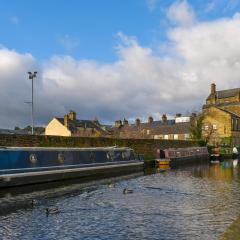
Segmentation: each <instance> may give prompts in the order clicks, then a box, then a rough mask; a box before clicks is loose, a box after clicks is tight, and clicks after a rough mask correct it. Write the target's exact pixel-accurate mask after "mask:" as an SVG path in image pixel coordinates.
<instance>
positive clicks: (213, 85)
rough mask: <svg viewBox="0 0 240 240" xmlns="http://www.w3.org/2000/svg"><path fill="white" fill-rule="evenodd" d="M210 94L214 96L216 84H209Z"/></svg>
mask: <svg viewBox="0 0 240 240" xmlns="http://www.w3.org/2000/svg"><path fill="white" fill-rule="evenodd" d="M211 94H213V95H215V94H216V84H215V83H212V84H211Z"/></svg>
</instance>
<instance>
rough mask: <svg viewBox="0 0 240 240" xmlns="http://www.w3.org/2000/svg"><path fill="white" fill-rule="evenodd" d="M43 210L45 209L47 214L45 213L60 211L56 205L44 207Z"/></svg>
mask: <svg viewBox="0 0 240 240" xmlns="http://www.w3.org/2000/svg"><path fill="white" fill-rule="evenodd" d="M45 211H46V214H47V215H49V214H57V213H60V210H59V209H58V207H55V208H46V209H45Z"/></svg>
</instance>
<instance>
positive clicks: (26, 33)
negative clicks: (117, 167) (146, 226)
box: [0, 0, 240, 128]
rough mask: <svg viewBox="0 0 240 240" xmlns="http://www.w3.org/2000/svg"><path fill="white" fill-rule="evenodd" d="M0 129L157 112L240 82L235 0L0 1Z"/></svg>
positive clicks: (188, 105)
mask: <svg viewBox="0 0 240 240" xmlns="http://www.w3.org/2000/svg"><path fill="white" fill-rule="evenodd" d="M0 11H1V14H0V128H13V127H15V126H20V127H24V126H26V125H29V124H31V121H30V120H31V118H30V116H31V115H30V113H31V112H30V110H31V107H30V106H29V104H26V103H24V102H26V101H29V100H30V99H31V82H30V80H29V79H28V76H27V72H28V71H38V76H37V78H36V79H35V80H34V103H35V111H34V116H35V123H36V124H37V125H41V126H44V125H46V124H47V123H48V122H49V121H50V120H51V119H52V118H53V117H55V116H57V117H62V116H63V115H64V114H65V113H66V112H68V111H69V110H75V111H76V112H77V117H78V118H79V119H94V118H96V117H97V118H98V119H99V120H100V122H103V123H111V122H114V120H117V119H123V118H126V119H129V120H131V121H133V120H134V119H135V118H141V119H142V120H144V119H146V118H147V117H148V116H150V115H151V116H153V117H154V119H155V120H159V119H160V118H161V115H162V114H167V115H168V116H174V115H175V114H176V113H182V114H185V115H186V114H190V113H191V112H192V111H199V110H200V109H201V105H202V104H203V103H204V101H205V99H206V97H207V96H208V94H209V91H210V84H211V83H213V82H214V83H216V85H217V89H227V88H237V87H240V47H239V45H240V1H238V0H209V1H203V0H194V1H193V0H176V1H172V0H115V1H112V0H101V1H98V0H81V1H79V0H71V1H67V0H51V1H49V0H48V1H47V0H41V1H33V0H22V1H19V0H1V1H0Z"/></svg>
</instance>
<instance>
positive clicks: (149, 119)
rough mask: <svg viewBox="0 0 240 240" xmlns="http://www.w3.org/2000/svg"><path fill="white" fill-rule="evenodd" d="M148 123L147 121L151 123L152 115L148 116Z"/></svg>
mask: <svg viewBox="0 0 240 240" xmlns="http://www.w3.org/2000/svg"><path fill="white" fill-rule="evenodd" d="M148 123H149V124H152V123H153V117H152V116H150V117H148Z"/></svg>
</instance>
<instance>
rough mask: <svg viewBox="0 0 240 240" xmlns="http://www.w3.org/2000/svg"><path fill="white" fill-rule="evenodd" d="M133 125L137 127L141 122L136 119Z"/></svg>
mask: <svg viewBox="0 0 240 240" xmlns="http://www.w3.org/2000/svg"><path fill="white" fill-rule="evenodd" d="M135 124H136V126H137V127H139V126H140V124H141V120H140V119H139V118H136V120H135Z"/></svg>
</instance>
